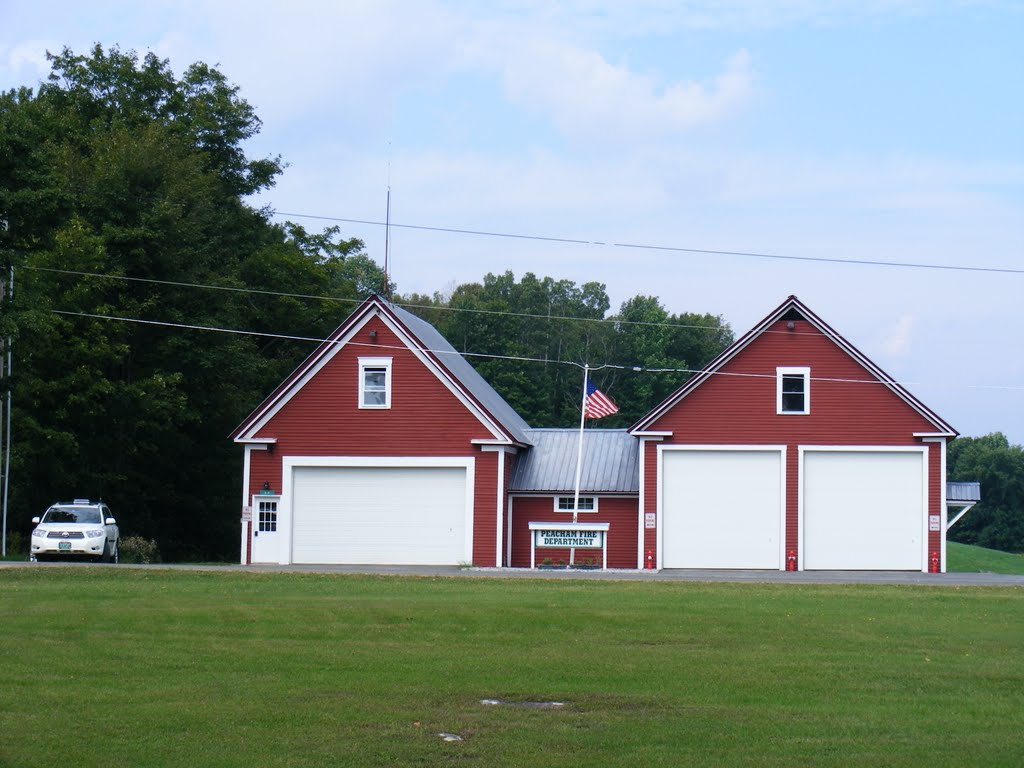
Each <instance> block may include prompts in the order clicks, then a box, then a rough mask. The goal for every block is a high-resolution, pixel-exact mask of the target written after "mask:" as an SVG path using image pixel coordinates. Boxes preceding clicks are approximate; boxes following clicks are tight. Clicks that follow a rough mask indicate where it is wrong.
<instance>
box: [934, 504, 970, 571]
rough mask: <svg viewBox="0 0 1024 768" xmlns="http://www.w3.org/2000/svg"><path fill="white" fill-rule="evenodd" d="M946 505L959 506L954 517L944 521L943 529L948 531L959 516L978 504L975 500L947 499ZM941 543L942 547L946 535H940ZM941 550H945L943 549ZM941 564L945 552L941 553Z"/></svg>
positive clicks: (957, 521) (944, 562) (943, 561)
mask: <svg viewBox="0 0 1024 768" xmlns="http://www.w3.org/2000/svg"><path fill="white" fill-rule="evenodd" d="M946 506H947V507H960V511H959V512H957V515H956V517H954V518H953V519H952V520H950V521H949V522H948V523H946V528H945V530H947V531H948V530H949V529H950V528H952V527H953V526H954V525H956V524H957V523H959V522H960V518H961V517H963V516H964V515H966V514H967V513H968V512H970V511H971V510H972V509H974V508H975V507H976V506H978V502H976V501H947V502H946ZM942 545H943V547H945V545H946V537H945V536H943V537H942ZM943 552H945V550H943ZM942 565H943V566H945V565H946V556H945V554H943V556H942ZM943 573H945V570H943Z"/></svg>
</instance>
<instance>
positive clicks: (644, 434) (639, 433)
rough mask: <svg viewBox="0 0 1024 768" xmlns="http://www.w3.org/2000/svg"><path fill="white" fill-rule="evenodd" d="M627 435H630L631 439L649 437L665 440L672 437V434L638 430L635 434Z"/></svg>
mask: <svg viewBox="0 0 1024 768" xmlns="http://www.w3.org/2000/svg"><path fill="white" fill-rule="evenodd" d="M629 434H631V435H632V436H633V437H640V438H644V437H650V438H659V439H660V438H665V437H672V435H673V434H674V433H673V432H656V431H646V430H639V431H637V432H630V433H629Z"/></svg>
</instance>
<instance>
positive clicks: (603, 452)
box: [510, 429, 640, 493]
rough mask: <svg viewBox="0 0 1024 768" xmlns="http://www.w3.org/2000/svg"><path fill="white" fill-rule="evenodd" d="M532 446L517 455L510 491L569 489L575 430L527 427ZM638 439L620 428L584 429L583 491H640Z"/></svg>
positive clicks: (576, 443)
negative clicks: (518, 457)
mask: <svg viewBox="0 0 1024 768" xmlns="http://www.w3.org/2000/svg"><path fill="white" fill-rule="evenodd" d="M527 435H528V437H529V439H530V442H531V443H533V447H532V448H530V449H529V450H528V451H527V452H526V453H525V454H524V455H523V456H521V457H520V459H519V461H518V463H517V464H516V469H515V472H514V473H513V476H512V483H511V487H510V490H512V491H513V492H520V493H521V492H553V493H572V492H573V491H574V490H575V487H576V457H577V452H578V450H579V437H580V432H579V430H578V429H531V430H529V432H528V433H527ZM639 462H640V442H639V441H638V440H637V439H636V438H635V437H633V436H632V435H631V434H629V432H628V431H626V430H625V429H586V430H584V431H583V469H582V473H581V477H580V490H581V491H585V492H587V493H639V492H640V463H639Z"/></svg>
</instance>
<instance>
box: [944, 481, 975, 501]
mask: <svg viewBox="0 0 1024 768" xmlns="http://www.w3.org/2000/svg"><path fill="white" fill-rule="evenodd" d="M946 501H947V502H949V501H981V483H961V482H948V483H946Z"/></svg>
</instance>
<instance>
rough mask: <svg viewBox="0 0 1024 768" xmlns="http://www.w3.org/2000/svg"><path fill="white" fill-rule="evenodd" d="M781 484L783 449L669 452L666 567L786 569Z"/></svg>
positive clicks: (666, 459)
mask: <svg viewBox="0 0 1024 768" xmlns="http://www.w3.org/2000/svg"><path fill="white" fill-rule="evenodd" d="M782 487H783V476H782V452H781V451H778V450H714V451H705V450H680V451H672V450H667V451H664V453H663V455H662V518H663V519H662V526H663V528H662V535H663V540H662V543H663V558H662V560H663V566H664V567H666V568H750V569H777V568H779V566H780V563H781V549H782V547H781V541H780V538H781V535H782Z"/></svg>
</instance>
